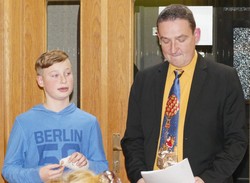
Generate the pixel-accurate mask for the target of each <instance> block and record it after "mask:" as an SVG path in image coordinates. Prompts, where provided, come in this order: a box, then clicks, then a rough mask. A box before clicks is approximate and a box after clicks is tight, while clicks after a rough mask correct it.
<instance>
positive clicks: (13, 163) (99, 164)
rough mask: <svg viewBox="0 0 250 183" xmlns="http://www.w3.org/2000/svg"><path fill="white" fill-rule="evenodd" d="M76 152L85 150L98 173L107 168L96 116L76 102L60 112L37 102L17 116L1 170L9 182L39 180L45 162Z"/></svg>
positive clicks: (55, 160) (37, 182) (50, 162)
mask: <svg viewBox="0 0 250 183" xmlns="http://www.w3.org/2000/svg"><path fill="white" fill-rule="evenodd" d="M73 152H80V153H82V154H83V155H84V156H85V157H86V158H87V159H88V162H89V169H90V170H92V171H94V172H95V173H97V174H98V173H101V172H103V171H105V170H107V169H108V162H107V160H106V157H105V153H104V149H103V143H102V135H101V130H100V127H99V123H98V121H97V119H96V117H94V116H93V115H91V114H89V113H87V112H85V111H82V110H80V109H79V108H77V107H76V106H75V105H74V104H70V105H69V106H68V107H66V108H65V109H63V110H62V111H60V112H53V111H50V110H47V109H46V108H44V106H43V105H37V106H34V107H33V108H32V109H30V110H29V111H27V112H25V113H23V114H21V115H19V116H17V118H16V120H15V123H14V126H13V128H12V131H11V134H10V138H9V142H8V149H7V153H6V156H5V160H4V166H3V171H2V174H3V176H4V178H5V179H6V180H7V181H8V182H10V183H14V182H20V183H26V182H27V183H28V182H30V183H40V182H42V180H41V179H40V176H39V169H40V168H41V167H42V166H45V165H48V164H54V163H56V164H58V163H59V161H60V159H61V158H65V157H67V156H69V155H71V154H72V153H73Z"/></svg>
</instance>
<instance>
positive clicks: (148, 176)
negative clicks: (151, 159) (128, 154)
mask: <svg viewBox="0 0 250 183" xmlns="http://www.w3.org/2000/svg"><path fill="white" fill-rule="evenodd" d="M141 175H142V177H143V179H144V180H145V182H146V183H156V182H157V183H166V182H167V183H194V182H195V180H194V175H193V172H192V170H191V167H190V164H189V161H188V159H187V158H186V159H184V160H182V161H181V162H178V163H177V164H175V165H173V166H170V167H167V168H166V169H163V170H154V171H142V172H141Z"/></svg>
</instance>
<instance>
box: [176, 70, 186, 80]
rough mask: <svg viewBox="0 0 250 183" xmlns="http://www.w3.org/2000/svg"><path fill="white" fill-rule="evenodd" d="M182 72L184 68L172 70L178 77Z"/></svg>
mask: <svg viewBox="0 0 250 183" xmlns="http://www.w3.org/2000/svg"><path fill="white" fill-rule="evenodd" d="M183 72H184V70H182V69H175V70H174V74H175V77H178V78H180V77H181V75H182V74H183Z"/></svg>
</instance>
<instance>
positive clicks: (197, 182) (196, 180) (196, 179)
mask: <svg viewBox="0 0 250 183" xmlns="http://www.w3.org/2000/svg"><path fill="white" fill-rule="evenodd" d="M194 180H195V183H205V182H204V181H203V180H202V179H201V178H200V177H194Z"/></svg>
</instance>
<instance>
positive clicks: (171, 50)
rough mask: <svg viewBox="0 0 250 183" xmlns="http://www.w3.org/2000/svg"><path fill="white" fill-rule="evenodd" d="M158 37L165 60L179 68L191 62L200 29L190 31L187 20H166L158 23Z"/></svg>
mask: <svg viewBox="0 0 250 183" xmlns="http://www.w3.org/2000/svg"><path fill="white" fill-rule="evenodd" d="M158 38H159V43H160V44H161V48H162V53H163V55H164V57H165V58H166V59H167V61H168V62H169V63H170V64H172V65H174V66H176V67H178V68H181V67H184V66H186V65H188V64H189V63H190V62H191V60H192V58H193V56H194V53H195V45H196V43H197V42H198V41H199V39H200V30H199V29H196V30H195V31H194V32H192V30H191V27H190V25H189V22H188V21H187V20H183V19H176V20H168V21H164V22H161V23H159V25H158Z"/></svg>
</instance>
